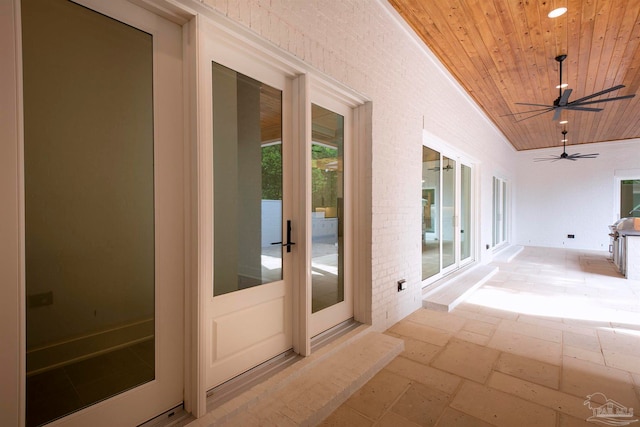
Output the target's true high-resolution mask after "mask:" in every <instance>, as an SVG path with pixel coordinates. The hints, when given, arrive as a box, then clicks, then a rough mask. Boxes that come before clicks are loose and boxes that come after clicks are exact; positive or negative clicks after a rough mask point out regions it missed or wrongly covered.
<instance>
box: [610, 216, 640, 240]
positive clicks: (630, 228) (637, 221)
mask: <svg viewBox="0 0 640 427" xmlns="http://www.w3.org/2000/svg"><path fill="white" fill-rule="evenodd" d="M614 225H615V226H616V231H617V232H618V234H620V235H621V236H628V235H631V236H640V218H621V219H620V220H619V221H617V222H616V223H615V224H614Z"/></svg>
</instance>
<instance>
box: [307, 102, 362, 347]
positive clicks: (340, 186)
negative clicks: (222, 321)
mask: <svg viewBox="0 0 640 427" xmlns="http://www.w3.org/2000/svg"><path fill="white" fill-rule="evenodd" d="M351 127H352V109H351V107H350V106H348V105H344V104H342V103H340V102H338V101H337V100H336V99H334V98H333V97H332V96H331V95H329V94H326V93H323V92H321V91H316V92H314V93H313V94H312V104H311V129H310V132H309V133H310V135H308V138H309V141H310V143H308V144H307V150H308V151H307V152H308V154H307V156H308V158H309V159H310V168H309V171H308V172H309V174H308V175H307V176H308V182H309V185H308V186H307V194H308V200H309V201H308V206H310V209H309V210H308V212H309V213H310V227H308V228H307V229H309V228H310V229H311V239H309V240H308V241H309V242H310V250H309V251H308V253H309V254H310V260H309V262H308V264H307V269H309V273H310V282H311V283H310V285H311V319H310V320H311V322H310V335H311V336H312V337H313V336H315V335H317V334H319V333H321V332H323V331H326V330H327V329H329V328H331V327H333V326H335V325H337V324H338V323H341V322H343V321H345V320H348V319H350V318H352V317H353V286H352V279H351V278H352V271H351V266H352V258H351V253H352V244H353V239H352V235H353V234H352V224H353V218H352V216H351V214H350V213H351V212H352V207H351V203H352V202H351V201H352V197H351V188H352V182H351V179H352V175H351V169H352V168H351V161H352V154H351V153H352V150H353V146H352V132H351Z"/></svg>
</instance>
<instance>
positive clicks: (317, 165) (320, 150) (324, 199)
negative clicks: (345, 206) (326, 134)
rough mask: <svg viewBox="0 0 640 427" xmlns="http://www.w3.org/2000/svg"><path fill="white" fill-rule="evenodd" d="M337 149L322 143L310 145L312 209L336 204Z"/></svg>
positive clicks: (335, 205)
mask: <svg viewBox="0 0 640 427" xmlns="http://www.w3.org/2000/svg"><path fill="white" fill-rule="evenodd" d="M337 157H338V150H337V149H336V148H330V147H326V146H323V145H317V144H313V145H312V146H311V159H312V160H311V163H312V169H311V191H312V194H313V199H312V210H313V211H315V209H316V208H317V207H337V206H338V193H337V187H338V171H337V163H338V158H337Z"/></svg>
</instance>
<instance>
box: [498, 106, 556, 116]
mask: <svg viewBox="0 0 640 427" xmlns="http://www.w3.org/2000/svg"><path fill="white" fill-rule="evenodd" d="M550 108H551V107H547V108H539V109H536V110H529V111H521V112H519V113H510V114H503V115H502V116H498V117H508V116H517V115H520V114H527V113H535V112H537V111H544V112H547V111H550Z"/></svg>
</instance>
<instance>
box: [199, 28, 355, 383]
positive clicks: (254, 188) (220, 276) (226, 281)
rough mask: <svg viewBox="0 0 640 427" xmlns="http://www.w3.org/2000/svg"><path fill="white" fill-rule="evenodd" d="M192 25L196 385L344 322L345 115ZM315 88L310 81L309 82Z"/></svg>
mask: <svg viewBox="0 0 640 427" xmlns="http://www.w3.org/2000/svg"><path fill="white" fill-rule="evenodd" d="M199 25H200V31H199V34H200V37H201V43H200V51H199V76H200V80H199V88H200V90H199V96H200V98H199V104H198V108H199V132H200V133H199V138H198V139H199V142H198V147H199V148H198V154H197V158H198V164H199V167H198V169H199V171H200V172H199V176H198V181H199V187H200V188H199V192H198V194H199V195H198V198H199V213H198V216H199V218H198V224H199V225H198V228H199V230H200V231H199V233H198V234H199V238H200V239H201V242H200V252H201V253H200V263H199V264H200V266H199V277H200V278H199V283H200V292H201V295H203V297H204V300H205V301H204V305H203V312H204V319H205V320H204V322H203V325H202V333H203V336H202V339H203V342H204V349H205V350H204V353H203V356H204V360H205V367H204V370H205V373H206V388H207V389H211V388H213V387H216V386H217V385H220V384H221V383H223V382H225V381H227V380H229V379H231V378H233V377H235V376H237V375H239V374H241V373H243V372H245V371H247V370H249V369H251V368H253V367H255V366H256V365H258V364H260V363H262V362H264V361H267V360H269V359H270V358H273V357H274V356H277V355H278V354H281V353H283V352H285V351H287V350H289V349H291V348H293V349H294V350H295V351H296V352H298V353H300V354H303V355H308V354H309V352H310V341H311V337H313V336H314V335H316V334H317V333H319V332H322V331H324V330H326V329H328V328H330V327H332V326H334V325H336V324H338V323H340V322H342V321H344V320H346V319H349V318H351V317H353V297H352V294H353V292H352V290H351V280H350V274H351V268H350V264H351V257H350V255H349V253H350V251H351V250H352V249H351V245H352V244H351V239H350V237H349V236H350V235H351V232H350V229H351V228H352V223H351V217H350V215H349V213H348V212H349V211H350V210H351V205H350V195H351V190H350V187H351V181H350V176H349V173H350V166H348V164H349V163H348V162H350V161H351V157H352V156H351V126H352V125H351V122H352V117H351V114H352V113H351V109H352V108H353V107H352V106H349V105H346V104H344V103H342V102H338V101H336V100H335V99H333V98H332V97H331V95H330V93H329V92H327V91H326V90H320V89H319V88H318V85H316V84H313V82H310V80H311V79H309V78H307V77H306V76H300V72H299V70H296V69H294V68H291V67H290V66H289V65H287V64H286V63H283V62H280V61H278V60H277V59H275V58H272V57H270V56H269V55H263V54H261V53H260V52H257V51H255V50H253V49H252V48H251V47H248V46H245V45H243V43H242V41H241V40H240V41H239V40H238V39H236V38H233V37H232V36H229V35H228V34H227V33H225V32H224V31H222V30H221V29H220V28H219V27H217V26H216V24H215V23H213V22H212V21H209V20H206V19H203V20H201V21H200V22H199ZM314 82H315V81H314Z"/></svg>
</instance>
